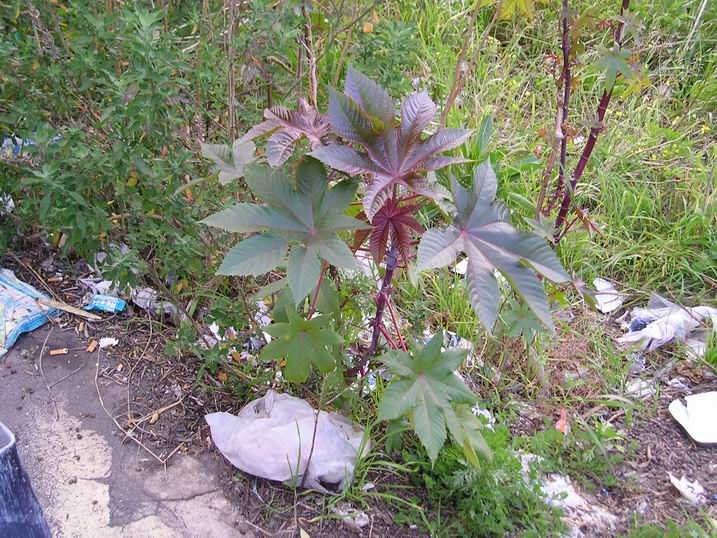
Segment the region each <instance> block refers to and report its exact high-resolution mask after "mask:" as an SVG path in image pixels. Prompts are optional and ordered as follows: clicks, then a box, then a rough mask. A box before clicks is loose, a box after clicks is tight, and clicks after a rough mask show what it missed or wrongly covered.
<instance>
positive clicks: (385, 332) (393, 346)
mask: <svg viewBox="0 0 717 538" xmlns="http://www.w3.org/2000/svg"><path fill="white" fill-rule="evenodd" d="M379 329H380V331H381V334H383V336H384V338H386V341H387V342H388V345H389V347H390V348H391V349H396V348H397V347H398V346H397V345H396V342H394V341H393V338H391V335H390V334H389V332H388V330H387V329H386V326H385V325H384V324H383V323H382V324H381V325H380V326H379Z"/></svg>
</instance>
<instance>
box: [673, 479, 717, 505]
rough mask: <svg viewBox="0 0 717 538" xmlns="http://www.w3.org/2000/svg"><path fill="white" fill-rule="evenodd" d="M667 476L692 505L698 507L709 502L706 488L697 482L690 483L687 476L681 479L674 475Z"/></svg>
mask: <svg viewBox="0 0 717 538" xmlns="http://www.w3.org/2000/svg"><path fill="white" fill-rule="evenodd" d="M667 476H668V477H669V478H670V482H672V485H673V486H675V488H676V489H677V491H679V492H680V495H682V496H683V497H684V498H685V499H687V500H688V501H690V503H692V504H694V505H696V506H697V505H700V504H704V503H706V502H707V498H706V497H705V488H703V487H702V485H701V484H700V483H699V482H698V481H697V480H695V481H694V482H690V481H689V480H687V478H686V477H685V475H682V477H681V478H677V477H676V476H675V475H673V474H672V473H667Z"/></svg>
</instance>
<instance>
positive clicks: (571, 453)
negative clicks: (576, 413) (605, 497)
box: [524, 419, 626, 490]
mask: <svg viewBox="0 0 717 538" xmlns="http://www.w3.org/2000/svg"><path fill="white" fill-rule="evenodd" d="M623 441H624V440H623V438H622V436H620V434H618V433H617V432H616V431H615V429H614V428H613V427H612V426H611V425H609V424H603V423H601V422H598V423H596V424H595V427H594V428H590V427H585V428H581V427H576V428H574V429H573V431H571V432H569V433H568V434H563V433H562V432H560V431H558V430H556V429H555V428H554V427H553V426H552V425H551V424H550V422H549V421H548V420H547V419H546V421H545V430H543V431H540V432H537V433H536V434H535V436H534V437H531V438H527V439H525V440H524V443H525V448H526V450H528V451H529V452H531V453H533V454H536V455H538V456H540V457H541V458H542V460H541V461H539V462H538V463H537V466H538V468H539V469H541V470H542V471H544V472H547V473H562V474H566V475H569V476H570V477H572V478H573V479H574V480H577V481H578V482H580V483H581V484H582V485H583V486H585V487H587V488H589V489H593V490H594V489H596V488H597V487H606V488H611V487H615V486H617V485H618V479H617V477H616V476H615V471H614V470H615V467H616V466H617V465H618V464H619V463H620V462H622V461H623V459H624V455H625V450H626V449H625V447H624V442H623Z"/></svg>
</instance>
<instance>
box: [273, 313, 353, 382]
mask: <svg viewBox="0 0 717 538" xmlns="http://www.w3.org/2000/svg"><path fill="white" fill-rule="evenodd" d="M288 315H289V321H288V322H287V323H274V324H273V325H269V326H268V327H266V328H265V331H266V332H267V333H269V334H270V335H271V336H273V337H274V340H272V342H271V343H270V344H269V345H267V346H266V347H265V348H264V349H263V350H262V351H261V357H262V358H263V359H265V360H280V359H286V367H285V369H284V377H285V378H286V379H287V380H288V381H291V382H294V383H302V382H304V381H306V380H307V379H308V377H309V373H310V370H311V365H312V364H313V365H314V367H316V369H317V370H319V372H321V373H324V374H325V373H328V372H330V371H332V370H333V369H334V368H336V358H335V357H334V355H333V354H332V353H331V348H332V347H334V346H339V345H341V344H342V343H343V338H341V336H339V335H338V334H337V333H335V332H334V331H333V330H331V329H329V328H328V327H327V325H328V323H329V319H328V318H326V317H324V316H319V317H316V318H314V319H312V320H305V319H302V318H300V317H299V316H298V315H297V314H296V313H293V312H288Z"/></svg>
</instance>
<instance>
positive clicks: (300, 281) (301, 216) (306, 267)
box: [202, 159, 365, 304]
mask: <svg viewBox="0 0 717 538" xmlns="http://www.w3.org/2000/svg"><path fill="white" fill-rule="evenodd" d="M246 181H247V184H248V185H249V188H250V189H251V190H252V192H253V193H254V194H255V195H256V196H257V197H259V198H260V199H262V200H263V201H264V202H266V203H267V204H268V205H266V206H263V205H258V204H248V203H240V204H236V205H234V206H231V207H229V208H227V209H224V210H223V211H220V212H219V213H215V214H214V215H211V216H209V217H207V218H206V219H204V220H203V221H202V222H203V223H204V224H208V225H210V226H215V227H218V228H222V229H224V230H227V231H230V232H237V233H249V232H257V231H260V230H266V231H265V232H264V233H261V234H259V235H254V236H251V237H249V238H248V239H244V240H243V241H241V242H240V243H239V244H237V245H236V246H235V247H234V248H232V249H231V250H230V251H229V252H228V254H227V255H226V257H225V258H224V261H223V262H222V265H221V267H220V268H219V271H218V272H219V274H224V275H261V274H263V273H266V272H267V271H270V270H271V269H273V268H274V267H276V266H277V265H280V264H281V265H285V266H286V268H287V280H288V284H289V287H290V288H291V291H292V293H293V296H294V299H295V300H296V304H299V302H301V301H303V300H304V298H305V297H306V296H307V294H308V293H309V292H310V291H311V290H312V289H313V288H315V287H316V285H317V283H318V281H319V277H320V275H321V273H322V269H321V261H320V259H323V260H325V261H326V262H328V263H330V264H332V265H337V266H340V267H348V268H355V265H356V262H355V260H354V257H353V255H352V253H351V251H350V250H349V248H348V247H347V246H346V243H344V242H343V241H342V240H341V239H340V238H339V236H338V235H337V233H340V232H343V231H345V230H352V229H359V228H363V227H364V226H365V225H364V224H363V223H362V222H360V221H358V220H356V219H354V218H353V217H349V216H346V215H345V214H344V213H345V210H346V206H348V204H349V202H350V201H351V199H352V198H353V195H354V192H355V191H356V185H355V184H354V183H352V182H350V181H343V182H341V183H339V184H337V185H335V186H334V187H333V188H330V189H329V188H328V185H329V183H328V180H327V177H326V171H325V170H324V167H323V166H321V164H320V163H318V162H317V161H315V160H313V159H306V160H304V161H303V162H302V163H301V164H300V165H299V167H298V169H297V172H296V186H297V188H296V189H294V188H293V187H292V185H291V183H290V181H289V177H288V176H287V175H286V174H285V173H284V172H282V171H275V170H272V169H270V168H268V167H266V166H260V165H253V166H250V167H248V168H247V170H246ZM290 244H291V249H290V252H289V256H288V260H287V259H286V252H287V250H288V248H289V245H290Z"/></svg>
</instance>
